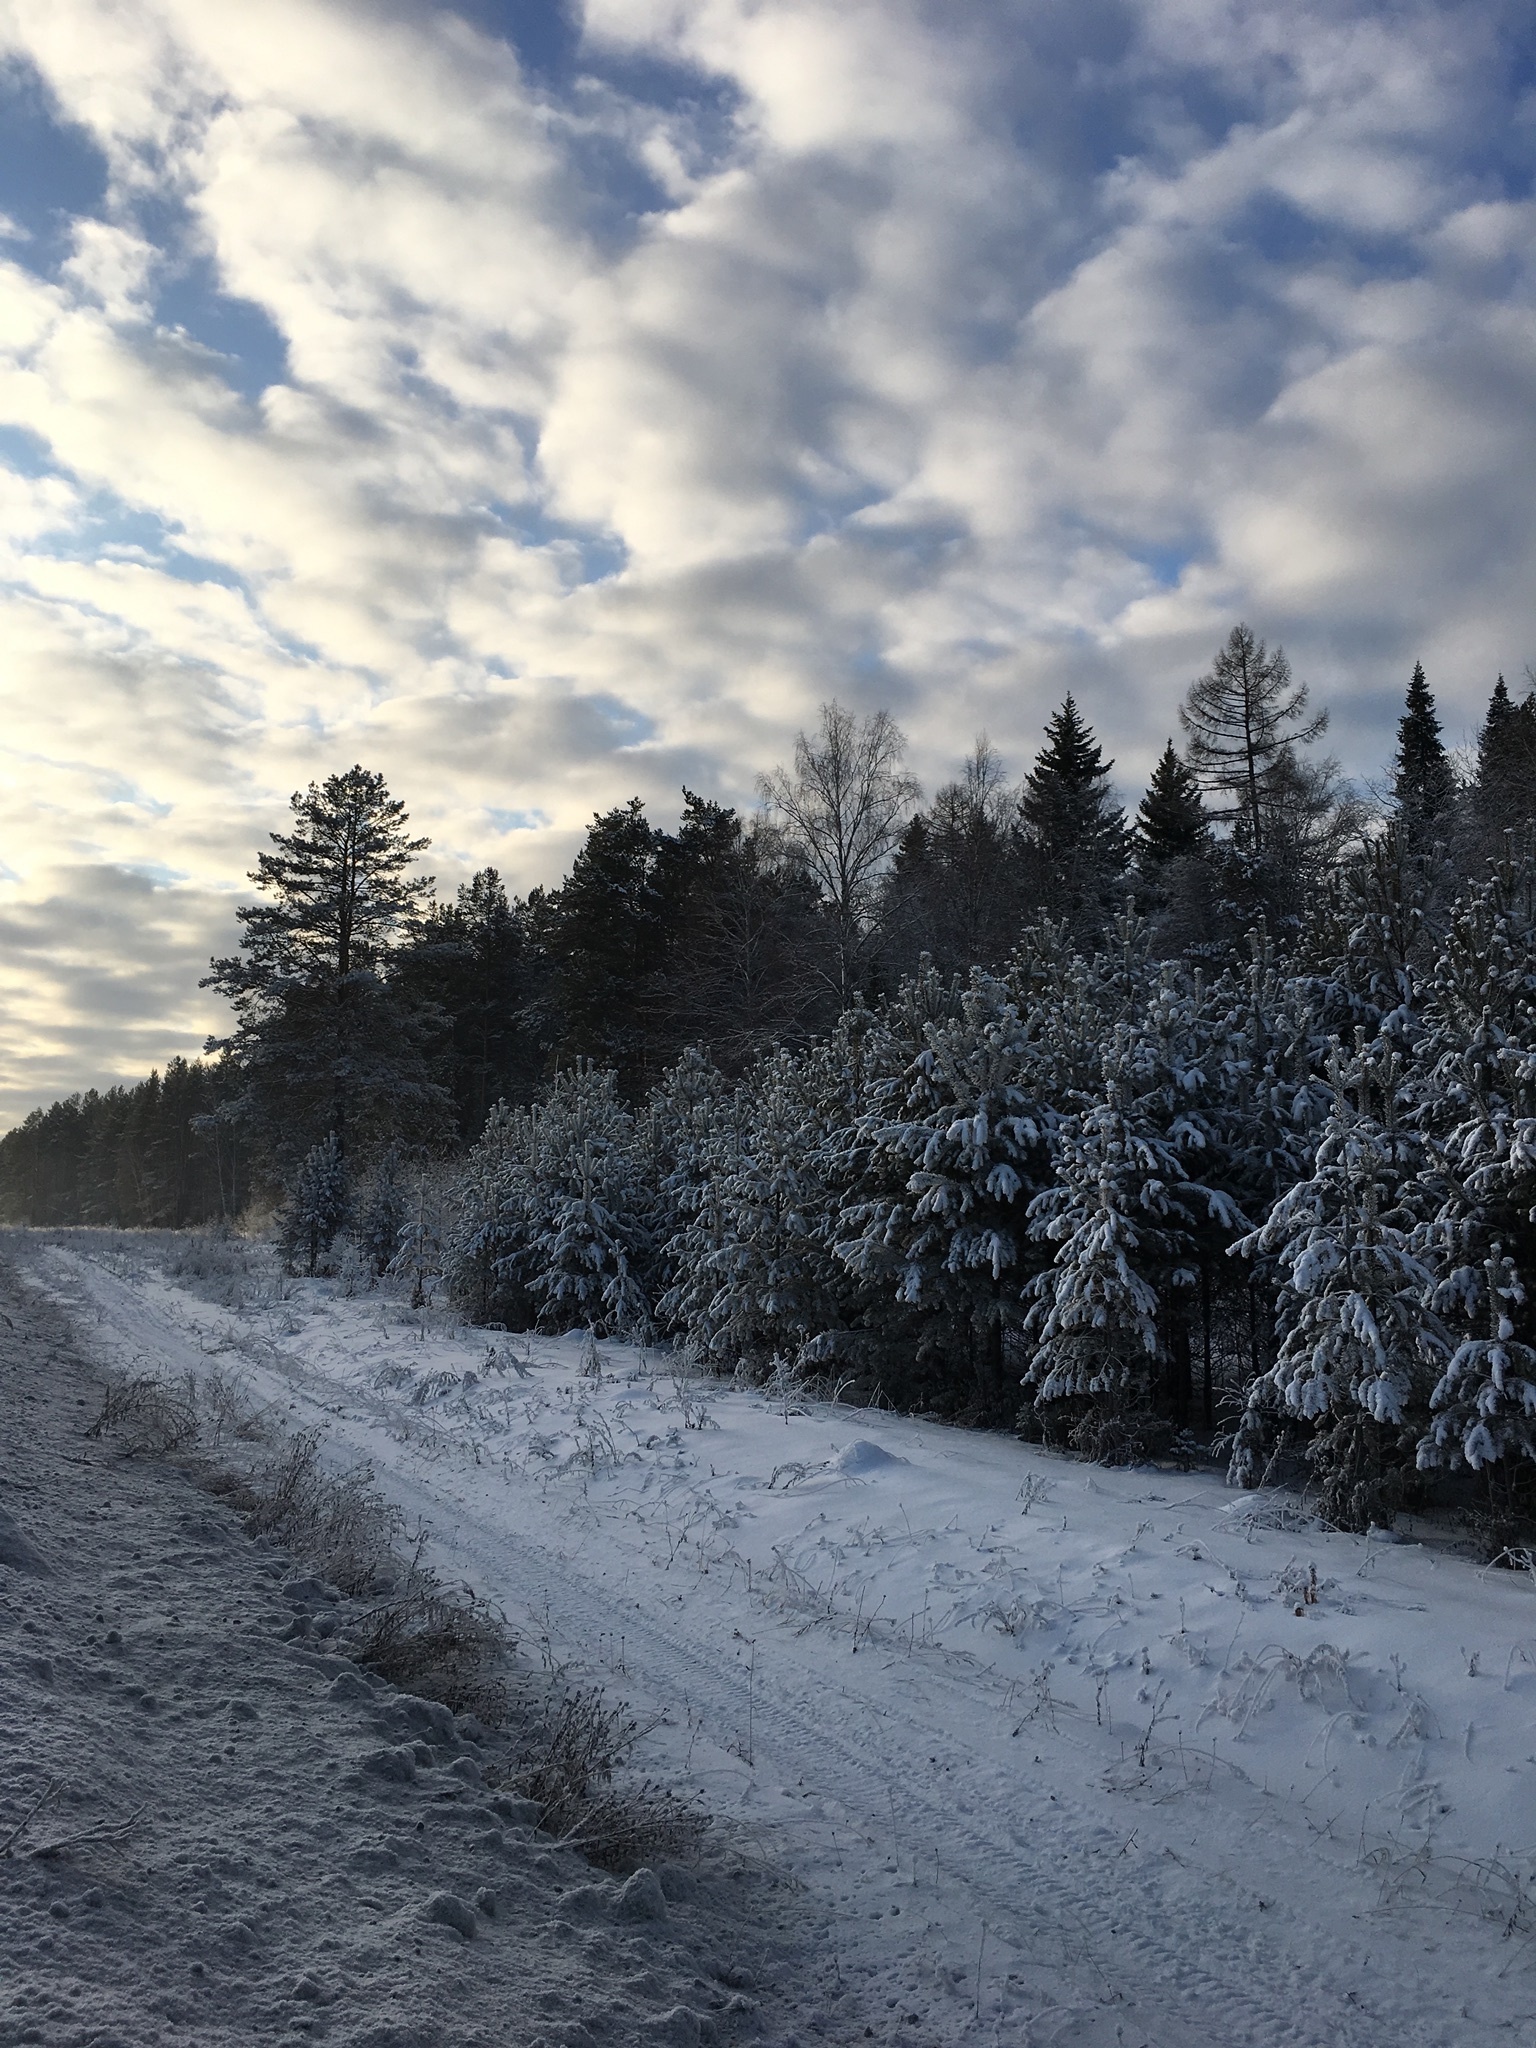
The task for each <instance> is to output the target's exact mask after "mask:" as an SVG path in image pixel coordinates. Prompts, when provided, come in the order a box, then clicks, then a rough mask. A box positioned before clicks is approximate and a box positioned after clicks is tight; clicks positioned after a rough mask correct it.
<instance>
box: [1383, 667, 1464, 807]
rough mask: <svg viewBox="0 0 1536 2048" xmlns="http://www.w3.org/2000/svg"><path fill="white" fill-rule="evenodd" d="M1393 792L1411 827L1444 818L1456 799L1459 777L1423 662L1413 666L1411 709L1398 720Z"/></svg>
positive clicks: (1410, 691)
mask: <svg viewBox="0 0 1536 2048" xmlns="http://www.w3.org/2000/svg"><path fill="white" fill-rule="evenodd" d="M1392 794H1393V796H1394V797H1395V798H1396V800H1397V807H1398V810H1399V812H1400V813H1401V814H1402V816H1403V818H1404V819H1405V820H1406V821H1408V822H1409V824H1410V827H1412V826H1413V825H1420V826H1422V825H1427V824H1429V823H1431V822H1432V821H1433V820H1434V819H1436V818H1443V817H1444V816H1445V814H1446V813H1447V812H1448V811H1449V810H1450V808H1451V805H1452V804H1453V803H1454V802H1455V799H1456V777H1455V774H1454V773H1453V771H1452V768H1451V764H1450V761H1449V760H1448V759H1447V757H1446V751H1445V743H1444V741H1443V740H1442V739H1441V737H1440V720H1439V718H1438V717H1437V716H1436V714H1435V700H1434V698H1433V697H1432V696H1431V695H1430V691H1429V685H1428V683H1427V682H1426V681H1425V680H1424V664H1423V663H1422V662H1420V661H1416V662H1415V663H1414V665H1413V679H1412V681H1411V682H1410V683H1409V685H1408V699H1407V709H1406V710H1405V711H1404V713H1403V715H1402V717H1401V719H1400V720H1399V721H1398V727H1397V762H1396V770H1395V773H1394V776H1393V781H1392Z"/></svg>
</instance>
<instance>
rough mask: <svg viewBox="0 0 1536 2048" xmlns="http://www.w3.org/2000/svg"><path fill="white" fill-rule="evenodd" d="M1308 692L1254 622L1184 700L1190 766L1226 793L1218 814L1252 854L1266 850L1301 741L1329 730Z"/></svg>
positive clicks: (1229, 642)
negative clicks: (1312, 709)
mask: <svg viewBox="0 0 1536 2048" xmlns="http://www.w3.org/2000/svg"><path fill="white" fill-rule="evenodd" d="M1307 698H1308V690H1307V685H1306V684H1305V683H1298V682H1296V681H1294V679H1293V678H1292V675H1291V665H1290V663H1289V662H1288V661H1287V660H1286V658H1285V651H1284V649H1283V648H1280V647H1276V648H1275V650H1274V651H1273V653H1271V652H1270V651H1269V650H1268V649H1267V648H1266V647H1265V644H1264V642H1263V641H1262V640H1260V639H1258V638H1257V637H1256V636H1255V634H1254V632H1253V630H1252V628H1251V627H1248V626H1244V625H1237V626H1234V627H1233V628H1232V631H1231V632H1230V633H1229V634H1228V635H1227V639H1226V644H1225V645H1224V646H1223V647H1221V648H1219V649H1218V650H1217V653H1216V659H1215V660H1214V662H1213V663H1212V664H1211V667H1210V670H1209V672H1208V673H1207V674H1205V675H1203V676H1201V677H1199V678H1198V679H1197V680H1196V681H1195V682H1193V683H1191V685H1190V687H1189V693H1188V695H1187V696H1186V697H1185V699H1184V702H1183V704H1182V705H1180V707H1179V724H1180V725H1181V726H1182V727H1183V729H1184V734H1185V738H1186V741H1187V745H1188V753H1189V762H1190V766H1191V767H1192V768H1193V769H1194V770H1195V772H1196V774H1197V775H1198V776H1199V777H1200V780H1201V782H1202V783H1203V784H1204V786H1205V788H1206V789H1208V790H1210V791H1211V792H1212V794H1214V795H1216V796H1218V797H1222V798H1225V799H1226V802H1227V809H1226V811H1225V812H1224V813H1220V814H1218V815H1224V816H1225V817H1226V819H1227V820H1228V821H1229V822H1230V823H1231V825H1232V827H1233V831H1234V836H1235V837H1237V838H1238V839H1239V840H1240V841H1242V842H1243V843H1244V844H1246V846H1247V847H1248V849H1249V850H1250V851H1251V852H1253V853H1255V854H1263V853H1265V852H1267V851H1268V850H1269V846H1268V842H1269V840H1270V838H1271V837H1272V836H1273V830H1272V828H1273V823H1274V820H1273V817H1272V813H1273V812H1274V810H1275V809H1276V807H1277V804H1283V803H1284V801H1285V798H1286V796H1287V795H1288V794H1290V785H1291V784H1292V783H1293V782H1294V780H1295V772H1296V766H1297V753H1296V750H1297V748H1298V747H1303V746H1307V745H1309V744H1310V743H1311V742H1312V741H1313V740H1315V739H1317V738H1318V737H1319V736H1320V735H1321V734H1322V733H1323V732H1325V731H1326V730H1327V726H1328V714H1327V712H1326V711H1320V712H1319V713H1318V714H1317V716H1316V717H1315V718H1311V719H1309V718H1308V717H1307V715H1306V712H1307Z"/></svg>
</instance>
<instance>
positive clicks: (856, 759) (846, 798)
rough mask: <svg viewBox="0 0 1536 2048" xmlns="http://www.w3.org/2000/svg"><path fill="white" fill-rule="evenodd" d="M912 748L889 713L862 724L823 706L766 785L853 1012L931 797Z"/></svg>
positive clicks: (839, 707) (837, 706)
mask: <svg viewBox="0 0 1536 2048" xmlns="http://www.w3.org/2000/svg"><path fill="white" fill-rule="evenodd" d="M906 748H907V742H906V738H905V736H904V734H903V733H902V730H901V728H900V726H899V725H897V723H896V721H895V719H893V718H892V716H891V714H890V713H889V712H888V711H875V712H871V714H870V715H869V717H868V718H864V719H856V718H855V717H854V716H853V714H852V713H851V712H849V711H845V710H844V709H843V707H842V705H841V704H838V703H835V702H834V703H831V704H823V706H822V707H821V726H820V729H819V730H818V732H817V733H816V735H815V737H814V738H811V737H809V736H807V735H806V734H805V733H803V732H802V733H800V734H798V735H797V736H796V739H795V763H794V768H793V770H790V769H787V768H775V769H774V771H773V773H772V774H771V775H765V776H763V777H762V778H761V780H760V782H759V784H758V787H759V790H760V792H761V794H762V797H763V800H764V802H765V803H766V804H768V806H769V807H770V809H771V810H773V811H774V812H776V813H777V815H778V818H779V820H780V822H781V825H782V829H783V832H784V835H785V839H786V841H787V842H788V844H789V846H790V848H791V850H792V851H793V852H794V854H795V855H796V856H797V857H798V858H799V859H800V860H801V861H803V862H804V864H805V867H806V870H807V872H808V873H809V874H810V875H811V876H812V878H813V879H814V881H815V883H816V885H817V887H818V888H819V889H820V891H821V894H822V900H823V901H824V903H825V904H826V907H827V913H828V916H829V918H830V920H831V922H832V926H833V932H834V941H835V943H834V973H835V975H836V981H837V994H838V998H839V1000H840V1001H841V1002H842V1003H844V1004H846V1003H848V1002H849V1001H850V1000H851V998H852V996H853V994H854V991H855V989H856V988H857V987H858V986H859V980H860V972H859V970H860V968H861V966H862V964H863V961H864V959H865V957H866V956H867V954H868V952H869V949H870V943H871V940H872V938H873V936H874V932H875V928H876V924H877V921H878V910H879V899H880V891H879V882H880V878H881V876H882V875H883V874H884V872H885V868H886V865H887V863H888V862H889V860H890V857H891V853H892V851H893V849H894V847H895V845H896V842H897V840H898V839H899V838H900V836H901V830H902V827H903V825H904V824H905V822H906V819H907V816H908V814H909V812H910V810H911V808H912V806H913V804H915V803H916V802H917V800H918V798H919V796H920V795H921V794H922V792H921V790H920V789H919V787H918V785H917V783H916V782H915V781H914V780H913V778H912V777H911V776H910V775H908V774H907V773H906V771H905V769H904V768H903V766H902V760H903V757H904V755H905V753H906Z"/></svg>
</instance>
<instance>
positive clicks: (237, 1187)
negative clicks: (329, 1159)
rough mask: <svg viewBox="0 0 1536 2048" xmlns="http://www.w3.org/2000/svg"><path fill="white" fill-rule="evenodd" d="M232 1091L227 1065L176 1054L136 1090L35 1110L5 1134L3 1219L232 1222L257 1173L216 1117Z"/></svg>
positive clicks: (130, 1225)
mask: <svg viewBox="0 0 1536 2048" xmlns="http://www.w3.org/2000/svg"><path fill="white" fill-rule="evenodd" d="M232 1093H233V1075H232V1073H231V1072H230V1070H229V1069H228V1067H227V1066H226V1064H225V1063H223V1062H221V1061H213V1062H204V1061H202V1060H192V1061H188V1060H184V1059H173V1060H171V1061H170V1062H169V1063H168V1065H167V1066H166V1069H165V1072H164V1074H159V1073H154V1074H151V1075H150V1077H149V1079H148V1080H147V1081H140V1082H139V1083H138V1084H137V1085H136V1086H134V1087H132V1088H108V1089H107V1090H105V1091H104V1092H102V1093H98V1092H97V1090H95V1089H94V1088H93V1089H90V1090H89V1091H87V1092H86V1093H85V1094H82V1095H68V1096H66V1097H65V1098H64V1099H63V1101H61V1102H55V1103H54V1104H53V1105H52V1106H51V1107H50V1108H48V1109H34V1110H33V1111H32V1113H31V1115H30V1116H28V1117H27V1118H26V1119H25V1120H24V1121H23V1122H22V1123H21V1124H19V1125H17V1127H16V1128H15V1129H14V1130H11V1131H8V1132H7V1133H6V1134H5V1136H4V1137H3V1138H0V1216H4V1217H5V1218H6V1220H8V1221H10V1222H25V1223H35V1224H39V1225H42V1224H50V1225H58V1224H78V1223H94V1224H99V1225H103V1226H108V1227H111V1228H116V1229H139V1228H144V1229H151V1228H153V1229H162V1230H165V1229H169V1230H181V1229H185V1228H186V1227H187V1226H189V1225H192V1224H201V1223H208V1222H211V1221H213V1220H214V1219H216V1218H220V1217H223V1218H225V1219H227V1220H230V1221H233V1219H234V1218H235V1217H237V1216H238V1215H239V1214H240V1212H241V1210H242V1209H244V1207H245V1206H246V1204H247V1202H248V1200H249V1198H250V1193H251V1177H250V1153H249V1148H248V1147H247V1146H245V1144H244V1143H243V1142H242V1140H241V1138H240V1137H239V1134H238V1133H237V1131H236V1130H235V1129H234V1127H233V1126H232V1125H230V1124H228V1123H225V1122H223V1121H221V1120H220V1119H219V1118H218V1111H219V1109H220V1108H221V1106H222V1105H223V1104H224V1103H225V1102H226V1101H227V1100H228V1099H229V1097H230V1096H231V1094H232Z"/></svg>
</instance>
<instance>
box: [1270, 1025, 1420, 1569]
mask: <svg viewBox="0 0 1536 2048" xmlns="http://www.w3.org/2000/svg"><path fill="white" fill-rule="evenodd" d="M1329 1075H1330V1079H1331V1082H1332V1086H1333V1094H1334V1100H1333V1107H1332V1109H1331V1111H1330V1113H1329V1115H1328V1118H1327V1121H1326V1122H1325V1124H1324V1126H1323V1130H1322V1135H1321V1137H1320V1140H1319V1143H1318V1148H1317V1157H1316V1161H1315V1163H1314V1166H1313V1170H1312V1172H1311V1174H1310V1175H1308V1176H1307V1178H1306V1179H1304V1180H1302V1181H1300V1182H1299V1183H1298V1184H1297V1185H1296V1186H1295V1187H1294V1188H1292V1189H1291V1190H1290V1191H1289V1192H1288V1193H1287V1194H1285V1195H1283V1196H1282V1197H1281V1198H1280V1200H1279V1201H1278V1202H1277V1203H1276V1204H1275V1206H1274V1208H1273V1209H1272V1210H1271V1212H1270V1214H1269V1217H1268V1219H1267V1220H1266V1221H1265V1222H1264V1224H1263V1225H1262V1226H1261V1227H1260V1228H1259V1229H1258V1230H1256V1231H1253V1232H1251V1233H1250V1234H1249V1235H1248V1236H1247V1237H1245V1238H1243V1239H1242V1240H1241V1241H1240V1242H1239V1243H1238V1244H1237V1245H1236V1246H1235V1247H1234V1250H1236V1251H1238V1252H1239V1253H1241V1254H1242V1255H1243V1256H1245V1257H1249V1258H1252V1257H1255V1256H1257V1255H1261V1254H1268V1255H1270V1256H1272V1257H1274V1258H1275V1259H1276V1260H1277V1263H1278V1266H1279V1270H1280V1288H1279V1304H1280V1321H1281V1328H1282V1331H1283V1335H1282V1337H1281V1341H1280V1348H1279V1352H1278V1355H1277V1357H1276V1360H1275V1363H1274V1365H1273V1366H1272V1367H1270V1369H1269V1370H1268V1371H1267V1372H1266V1373H1263V1374H1261V1375H1260V1376H1259V1378H1258V1379H1257V1380H1256V1381H1255V1382H1254V1385H1253V1387H1252V1388H1251V1390H1250V1393H1249V1400H1248V1406H1249V1410H1250V1412H1251V1413H1254V1412H1257V1411H1263V1410H1266V1409H1267V1410H1270V1411H1271V1412H1278V1413H1279V1414H1282V1415H1287V1416H1293V1417H1296V1418H1297V1419H1299V1420H1300V1421H1302V1422H1304V1423H1307V1424H1310V1425H1311V1426H1312V1428H1313V1431H1314V1434H1313V1436H1312V1440H1311V1443H1310V1445H1309V1447H1308V1453H1307V1455H1308V1458H1309V1460H1310V1461H1311V1463H1312V1464H1313V1466H1314V1469H1315V1470H1316V1471H1317V1472H1318V1474H1319V1477H1320V1478H1321V1480H1322V1508H1323V1512H1324V1514H1325V1515H1326V1516H1327V1518H1328V1519H1329V1521H1331V1522H1332V1523H1334V1525H1335V1526H1336V1527H1338V1528H1346V1529H1365V1528H1366V1527H1368V1526H1369V1525H1370V1524H1371V1523H1372V1522H1386V1523H1389V1522H1390V1521H1391V1520H1392V1518H1393V1516H1394V1515H1395V1513H1396V1509H1397V1504H1398V1501H1399V1500H1400V1498H1401V1489H1402V1484H1403V1476H1404V1473H1405V1471H1407V1470H1409V1469H1411V1466H1410V1455H1411V1449H1412V1445H1413V1443H1414V1441H1415V1439H1416V1437H1417V1435H1418V1428H1419V1427H1422V1421H1421V1418H1423V1417H1425V1416H1426V1415H1427V1412H1428V1405H1429V1395H1430V1390H1431V1388H1432V1387H1433V1385H1434V1382H1435V1378H1436V1377H1437V1375H1438V1373H1439V1371H1440V1368H1441V1367H1442V1365H1443V1363H1444V1360H1445V1356H1446V1352H1447V1349H1448V1347H1447V1344H1446V1340H1445V1333H1444V1331H1443V1329H1442V1327H1441V1324H1440V1321H1439V1318H1438V1317H1437V1316H1436V1315H1435V1313H1434V1312H1433V1310H1432V1309H1431V1308H1430V1307H1429V1297H1430V1292H1431V1289H1432V1285H1433V1281H1432V1276H1431V1274H1430V1272H1429V1270H1428V1269H1427V1267H1426V1266H1425V1265H1424V1263H1423V1261H1422V1260H1421V1259H1420V1258H1419V1257H1418V1256H1417V1255H1416V1254H1415V1252H1414V1250H1413V1248H1412V1242H1411V1233H1412V1229H1413V1224H1414V1216H1413V1212H1412V1207H1411V1203H1412V1199H1413V1196H1414V1193H1415V1189H1414V1185H1413V1183H1412V1180H1411V1177H1408V1178H1406V1179H1405V1176H1404V1174H1403V1160H1402V1158H1401V1156H1400V1148H1399V1144H1398V1137H1397V1131H1396V1107H1397V1092H1398V1087H1399V1083H1400V1079H1401V1062H1400V1060H1399V1058H1398V1055H1397V1054H1396V1053H1395V1052H1393V1051H1391V1050H1390V1049H1389V1048H1385V1047H1382V1046H1377V1047H1374V1048H1371V1049H1369V1050H1367V1049H1366V1048H1365V1047H1364V1046H1363V1044H1359V1043H1357V1047H1356V1053H1355V1058H1354V1060H1353V1062H1347V1061H1346V1060H1345V1058H1344V1055H1343V1053H1342V1051H1341V1050H1340V1049H1339V1048H1338V1047H1337V1046H1335V1049H1334V1051H1333V1054H1332V1055H1331V1058H1330V1062H1329ZM1378 1112H1379V1113H1378ZM1416 1425H1417V1426H1416ZM1245 1449H1246V1441H1245V1440H1244V1439H1242V1438H1241V1436H1240V1440H1239V1450H1240V1451H1241V1450H1245ZM1235 1476H1237V1477H1238V1478H1239V1479H1241V1478H1244V1477H1247V1476H1248V1474H1247V1472H1246V1470H1239V1471H1237V1472H1236V1474H1235Z"/></svg>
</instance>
